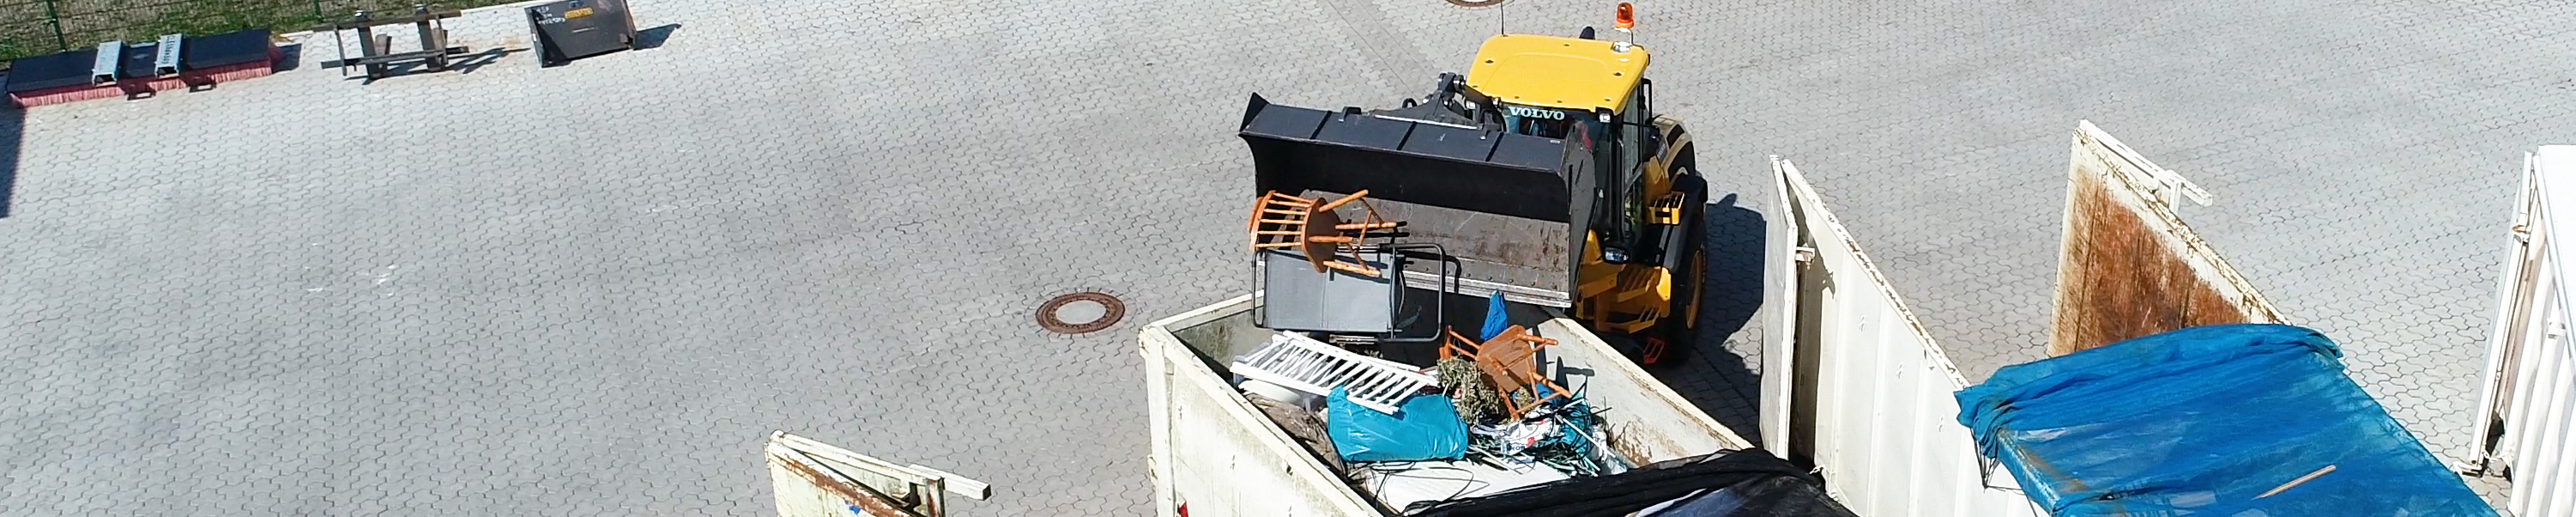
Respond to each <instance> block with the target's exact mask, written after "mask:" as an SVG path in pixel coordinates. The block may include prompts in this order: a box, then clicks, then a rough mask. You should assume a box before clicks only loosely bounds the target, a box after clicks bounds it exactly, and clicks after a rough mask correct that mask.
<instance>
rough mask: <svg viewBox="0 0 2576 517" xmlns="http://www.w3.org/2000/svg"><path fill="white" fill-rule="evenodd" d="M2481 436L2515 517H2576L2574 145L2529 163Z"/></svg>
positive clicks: (2547, 150) (2546, 150)
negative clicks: (2570, 231) (2570, 292)
mask: <svg viewBox="0 0 2576 517" xmlns="http://www.w3.org/2000/svg"><path fill="white" fill-rule="evenodd" d="M2527 163H2528V165H2527V166H2526V168H2525V169H2526V173H2527V174H2526V176H2525V177H2524V185H2525V189H2524V192H2523V195H2522V199H2521V203H2519V204H2518V205H2517V209H2518V211H2519V212H2520V213H2519V214H2518V216H2517V217H2516V218H2515V223H2516V226H2515V230H2516V234H2517V238H2516V239H2514V240H2513V241H2510V242H2511V244H2510V246H2509V248H2508V249H2509V250H2511V251H2510V252H2509V255H2508V257H2509V258H2508V260H2506V261H2505V263H2504V265H2503V266H2504V274H2503V277H2504V278H2503V280H2504V281H2502V282H2499V283H2498V286H2497V287H2498V289H2499V290H2500V291H2501V292H2500V293H2499V297H2498V298H2499V303H2498V305H2497V316H2496V319H2495V321H2496V330H2495V332H2494V334H2492V335H2491V337H2490V342H2489V348H2488V354H2489V357H2488V361H2487V364H2488V366H2489V371H2488V377H2487V381H2488V386H2487V391H2486V393H2485V394H2484V395H2485V396H2484V397H2483V399H2484V400H2483V403H2482V405H2481V406H2482V407H2484V408H2486V413H2485V415H2483V416H2484V418H2481V419H2480V421H2481V423H2482V424H2487V425H2482V426H2480V428H2481V430H2482V431H2483V432H2481V433H2479V434H2480V436H2478V438H2479V439H2480V442H2479V443H2481V444H2482V445H2483V446H2484V447H2483V448H2484V452H2485V453H2486V454H2485V465H2484V467H2485V468H2486V469H2487V470H2488V471H2489V472H2506V473H2509V477H2510V478H2511V479H2512V481H2513V489H2512V491H2511V492H2509V493H2508V494H2507V496H2506V508H2507V509H2509V510H2510V511H2511V512H2512V513H2513V514H2514V515H2526V516H2537V515H2569V514H2576V472H2569V470H2568V467H2567V466H2568V465H2570V464H2571V462H2576V447H2571V446H2570V444H2569V439H2570V435H2571V434H2576V360H2571V349H2570V347H2569V343H2568V340H2567V322H2568V320H2569V317H2568V313H2569V310H2570V306H2569V303H2568V300H2567V286H2566V284H2565V275H2564V268H2565V264H2566V262H2565V258H2566V257H2567V256H2568V250H2566V249H2563V247H2562V246H2559V245H2558V244H2559V239H2558V237H2557V229H2559V228H2571V227H2576V146H2546V147H2542V148H2540V151H2539V152H2537V153H2534V154H2533V155H2531V156H2530V157H2529V158H2528V159H2527Z"/></svg>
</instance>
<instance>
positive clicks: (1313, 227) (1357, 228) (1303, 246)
mask: <svg viewBox="0 0 2576 517" xmlns="http://www.w3.org/2000/svg"><path fill="white" fill-rule="evenodd" d="M1367 196H1368V191H1366V190H1362V191H1359V192H1353V193H1351V195H1347V196H1342V197H1341V198H1340V199H1334V200H1331V201H1325V200H1322V199H1306V198H1301V197H1297V196H1291V195H1287V194H1281V193H1278V192H1275V191H1274V192H1268V193H1264V194H1262V195H1261V197H1260V198H1259V199H1255V200H1253V203H1252V220H1251V222H1249V223H1247V224H1246V225H1245V230H1247V231H1250V232H1252V251H1253V252H1254V253H1259V252H1261V251H1263V250H1273V249H1287V250H1294V251H1297V252H1300V253H1303V254H1305V255H1306V262H1308V263H1312V264H1314V265H1315V272H1318V273H1321V272H1324V271H1325V270H1327V269H1330V270H1335V271H1341V272H1345V273H1350V274H1354V275H1360V276H1366V277H1370V278H1383V275H1384V274H1385V273H1384V272H1382V271H1379V270H1378V269H1377V268H1375V267H1370V266H1369V265H1368V263H1367V262H1365V261H1361V260H1360V259H1359V257H1357V256H1355V255H1354V253H1356V252H1357V251H1358V250H1359V246H1360V241H1361V240H1363V239H1366V238H1368V237H1369V232H1373V231H1378V230H1388V229H1393V228H1395V227H1396V226H1397V225H1398V223H1392V222H1386V221H1384V220H1381V219H1379V218H1378V215H1377V209H1376V208H1373V207H1370V206H1369V205H1368V203H1367V202H1366V201H1363V200H1362V199H1361V198H1364V197H1367ZM1353 202H1358V203H1359V205H1360V208H1361V211H1362V213H1363V214H1366V215H1364V216H1362V218H1361V219H1360V221H1359V222H1343V221H1342V217H1341V215H1340V214H1338V213H1335V212H1334V211H1333V210H1334V209H1338V208H1341V207H1342V206H1343V205H1348V204H1351V203H1353Z"/></svg>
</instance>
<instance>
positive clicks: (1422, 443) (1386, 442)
mask: <svg viewBox="0 0 2576 517" xmlns="http://www.w3.org/2000/svg"><path fill="white" fill-rule="evenodd" d="M1397 409H1398V411H1396V412H1395V414H1394V415H1388V414H1385V413H1379V412H1377V411H1376V410H1373V409H1369V408H1364V407H1360V405H1359V404H1353V403H1351V398H1350V395H1349V394H1348V393H1347V392H1345V391H1344V390H1343V389H1341V388H1333V394H1332V395H1331V396H1330V397H1329V398H1327V399H1325V408H1324V411H1325V413H1326V414H1328V415H1329V417H1328V418H1326V419H1325V420H1324V430H1325V432H1326V433H1328V434H1331V435H1333V449H1335V450H1337V451H1339V452H1341V455H1342V461H1352V462H1358V461H1421V460H1454V459H1459V458H1463V457H1466V456H1467V423H1466V422H1463V421H1460V420H1458V407H1457V406H1453V405H1450V403H1449V397H1446V396H1441V395H1414V396H1413V398H1411V399H1407V400H1405V401H1404V405H1403V406H1400V407H1398V408H1397Z"/></svg>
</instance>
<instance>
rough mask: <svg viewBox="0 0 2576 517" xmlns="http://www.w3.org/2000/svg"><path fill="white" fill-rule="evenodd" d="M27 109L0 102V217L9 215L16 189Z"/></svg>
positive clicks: (25, 128)
mask: <svg viewBox="0 0 2576 517" xmlns="http://www.w3.org/2000/svg"><path fill="white" fill-rule="evenodd" d="M26 130H27V111H26V110H23V109H19V108H18V107H17V106H15V105H12V104H10V103H5V102H0V219H5V218H8V217H9V212H10V208H11V202H12V200H13V198H14V197H15V194H16V193H17V191H18V149H19V148H20V147H21V146H20V145H19V142H20V141H21V140H25V139H26V137H25V135H26V133H27V131H26Z"/></svg>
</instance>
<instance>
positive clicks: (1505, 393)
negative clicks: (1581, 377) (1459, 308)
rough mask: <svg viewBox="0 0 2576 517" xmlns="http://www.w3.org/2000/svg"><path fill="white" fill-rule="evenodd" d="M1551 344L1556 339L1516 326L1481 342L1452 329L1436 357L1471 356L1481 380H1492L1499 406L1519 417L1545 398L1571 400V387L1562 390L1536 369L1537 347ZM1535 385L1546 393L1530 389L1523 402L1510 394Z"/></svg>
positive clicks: (1560, 386)
mask: <svg viewBox="0 0 2576 517" xmlns="http://www.w3.org/2000/svg"><path fill="white" fill-rule="evenodd" d="M1555 344H1556V340H1554V339H1548V338H1543V337H1538V335H1537V334H1532V333H1530V331H1529V329H1526V328H1522V327H1521V326H1519V325H1513V326H1511V328H1506V329H1503V332H1502V333H1500V334H1495V335H1494V338H1493V339H1488V340H1485V342H1484V343H1477V342H1476V341H1475V340H1472V339H1467V336H1461V335H1458V332H1457V331H1454V330H1453V331H1450V332H1449V343H1448V344H1446V345H1443V346H1441V347H1440V358H1442V359H1448V358H1451V357H1467V358H1470V359H1473V360H1474V361H1475V362H1476V369H1478V370H1482V371H1484V372H1485V381H1486V382H1490V383H1493V385H1494V391H1498V392H1501V395H1502V399H1503V409H1504V410H1506V411H1510V412H1511V413H1512V418H1514V419H1519V418H1522V417H1523V416H1525V415H1528V414H1529V411H1530V410H1532V409H1537V408H1538V406H1539V405H1541V404H1546V403H1547V401H1550V400H1556V399H1567V400H1572V399H1573V396H1572V393H1573V390H1568V389H1565V386H1563V385H1559V384H1557V383H1556V381H1553V380H1549V379H1548V378H1547V375H1545V374H1542V373H1540V372H1539V371H1538V350H1539V349H1541V348H1546V347H1549V346H1553V345H1555ZM1538 386H1545V387H1547V389H1548V394H1547V396H1545V397H1539V396H1538V393H1537V391H1536V390H1532V391H1531V392H1530V398H1531V400H1530V401H1529V402H1526V403H1523V402H1518V400H1519V399H1518V398H1515V397H1513V396H1512V395H1513V394H1514V393H1519V392H1520V391H1521V390H1524V389H1531V388H1533V387H1538Z"/></svg>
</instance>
